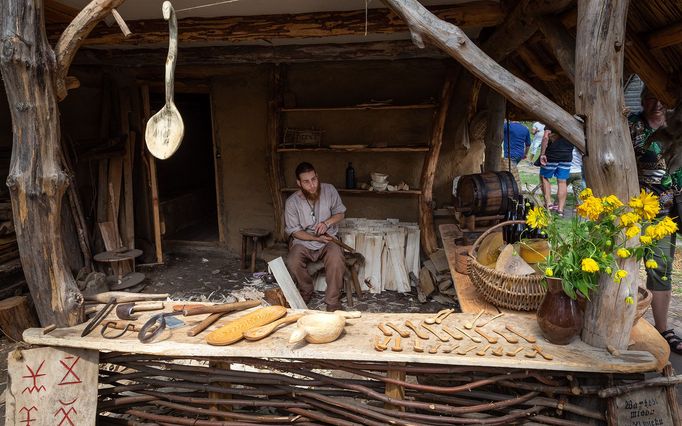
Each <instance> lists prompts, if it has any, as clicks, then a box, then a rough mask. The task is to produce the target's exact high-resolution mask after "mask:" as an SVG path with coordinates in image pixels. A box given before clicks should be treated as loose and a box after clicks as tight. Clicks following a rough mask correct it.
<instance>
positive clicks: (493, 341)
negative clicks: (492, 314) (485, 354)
mask: <svg viewBox="0 0 682 426" xmlns="http://www.w3.org/2000/svg"><path fill="white" fill-rule="evenodd" d="M474 331H475V332H476V333H478V334H480V335H481V337H483V338H484V339H485V340H487V341H488V343H491V344H493V345H494V344H495V343H497V337H493V336H488V335H487V334H485V333H484V332H483V331H481V330H480V329H479V328H478V327H476V328H475V329H474Z"/></svg>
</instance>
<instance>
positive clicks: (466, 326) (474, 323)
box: [464, 309, 485, 330]
mask: <svg viewBox="0 0 682 426" xmlns="http://www.w3.org/2000/svg"><path fill="white" fill-rule="evenodd" d="M483 312H485V309H481V312H479V313H478V314H477V315H476V316H475V317H474V320H473V321H471V322H467V323H466V324H464V328H466V329H467V330H471V329H472V328H474V327H475V326H476V321H478V319H479V318H481V315H483Z"/></svg>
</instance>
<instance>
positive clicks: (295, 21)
mask: <svg viewBox="0 0 682 426" xmlns="http://www.w3.org/2000/svg"><path fill="white" fill-rule="evenodd" d="M430 10H431V11H432V12H433V13H434V14H435V15H436V16H438V17H439V18H440V19H442V20H444V21H447V22H450V23H453V24H455V25H457V26H459V27H461V28H472V27H490V26H495V25H498V24H499V23H500V22H502V20H503V19H504V11H503V10H502V9H501V7H500V5H499V3H498V2H494V1H483V0H481V1H472V2H469V3H463V4H458V5H452V6H438V7H433V8H430ZM365 13H367V15H366V14H365ZM128 26H129V27H130V30H131V31H132V32H133V34H132V35H131V36H130V37H128V38H127V39H126V38H125V37H124V36H123V35H122V34H121V32H120V31H119V29H118V28H117V27H110V28H108V27H105V26H103V25H100V26H98V27H97V28H96V29H95V30H94V31H93V32H92V33H91V34H90V36H89V37H88V38H87V39H86V40H84V42H83V45H86V46H101V45H128V46H131V45H157V44H158V45H165V44H166V43H168V23H167V22H166V21H164V20H163V19H155V20H146V21H128ZM62 30H63V26H61V25H58V26H54V25H50V26H48V28H47V31H48V36H50V37H51V39H53V38H55V36H56V35H58V34H59V33H61V31H62ZM407 31H408V28H407V26H406V25H405V23H404V22H403V20H402V19H400V18H399V17H398V16H396V15H395V13H393V12H391V11H390V10H389V9H369V10H368V11H367V12H366V11H365V10H353V11H343V12H311V13H299V14H295V15H259V16H230V17H221V18H185V19H180V20H178V42H179V43H181V44H184V45H185V46H186V45H188V44H191V43H207V42H222V43H225V42H229V43H236V42H242V43H243V42H261V41H263V40H274V39H297V38H320V37H334V36H362V35H365V34H393V33H400V32H407Z"/></svg>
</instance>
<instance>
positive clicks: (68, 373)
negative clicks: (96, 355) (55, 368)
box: [58, 356, 83, 386]
mask: <svg viewBox="0 0 682 426" xmlns="http://www.w3.org/2000/svg"><path fill="white" fill-rule="evenodd" d="M73 358H74V357H72V356H67V357H66V358H64V359H73ZM75 358H76V360H75V361H74V362H72V363H71V365H70V366H69V365H67V364H66V363H65V362H64V361H62V360H59V362H60V363H61V364H62V365H63V366H64V368H66V374H64V377H62V380H61V381H60V382H59V383H58V385H59V386H61V385H75V384H78V383H83V381H82V380H81V378H80V377H78V376H77V375H76V373H74V372H73V368H74V367H75V366H76V364H78V361H80V359H81V357H79V356H78V357H75ZM68 376H73V379H72V380H71V381H70V382H65V381H64V380H66V378H67V377H68Z"/></svg>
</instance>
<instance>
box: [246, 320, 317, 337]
mask: <svg viewBox="0 0 682 426" xmlns="http://www.w3.org/2000/svg"><path fill="white" fill-rule="evenodd" d="M303 315H305V314H294V315H290V316H287V317H284V318H282V319H278V320H277V321H275V322H271V323H270V324H267V325H264V326H262V327H256V328H252V329H251V330H247V331H245V332H244V338H245V339H246V340H251V341H255V340H260V339H262V338H264V337H267V336H269V335H270V334H272V333H273V332H274V331H275V330H277V329H279V328H281V326H283V325H286V324H291V323H292V322H296V321H298V319H299V318H301V317H302V316H303Z"/></svg>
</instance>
